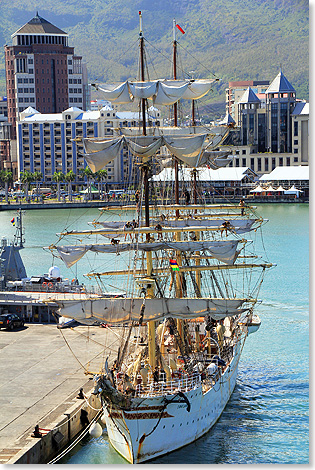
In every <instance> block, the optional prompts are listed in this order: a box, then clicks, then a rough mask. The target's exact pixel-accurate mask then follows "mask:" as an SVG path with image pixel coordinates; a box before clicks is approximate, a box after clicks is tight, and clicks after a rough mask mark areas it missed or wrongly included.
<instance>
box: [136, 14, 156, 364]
mask: <svg viewBox="0 0 315 470" xmlns="http://www.w3.org/2000/svg"><path fill="white" fill-rule="evenodd" d="M139 20H140V30H139V39H140V73H141V80H142V81H143V82H144V81H145V73H144V71H145V68H144V37H143V32H142V14H141V11H139ZM145 104H146V103H145V99H144V98H142V99H141V108H142V134H143V135H147V130H146V116H145ZM141 168H142V179H143V185H144V212H145V226H146V227H149V226H150V205H149V178H148V170H149V168H148V165H147V164H142V167H141ZM146 240H147V242H148V241H149V240H150V233H147V234H146ZM146 258H147V275H148V276H151V275H152V269H153V264H152V253H151V252H147V253H146ZM146 297H147V298H149V299H152V298H153V297H154V284H153V280H152V284H151V283H149V284H147V290H146ZM148 350H149V363H150V366H151V369H152V371H153V370H154V368H155V363H156V359H155V321H149V322H148Z"/></svg>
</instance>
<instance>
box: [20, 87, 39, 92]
mask: <svg viewBox="0 0 315 470" xmlns="http://www.w3.org/2000/svg"><path fill="white" fill-rule="evenodd" d="M18 93H35V89H34V88H18Z"/></svg>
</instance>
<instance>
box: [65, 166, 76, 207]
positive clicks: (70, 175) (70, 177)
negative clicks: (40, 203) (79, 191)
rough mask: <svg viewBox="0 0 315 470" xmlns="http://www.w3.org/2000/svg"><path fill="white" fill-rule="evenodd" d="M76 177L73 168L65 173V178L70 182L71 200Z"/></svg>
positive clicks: (69, 192)
mask: <svg viewBox="0 0 315 470" xmlns="http://www.w3.org/2000/svg"><path fill="white" fill-rule="evenodd" d="M75 179H76V174H75V173H73V171H72V170H70V171H68V173H67V174H66V175H65V180H66V181H67V183H68V194H69V200H70V201H72V182H73V181H74V180H75Z"/></svg>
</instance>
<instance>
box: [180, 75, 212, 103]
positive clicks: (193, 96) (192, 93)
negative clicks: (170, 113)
mask: <svg viewBox="0 0 315 470" xmlns="http://www.w3.org/2000/svg"><path fill="white" fill-rule="evenodd" d="M213 82H215V79H213V80H195V81H193V82H191V83H190V84H189V85H188V87H187V89H186V91H185V92H184V94H183V96H182V98H183V99H184V100H197V99H199V98H202V97H203V96H205V95H206V94H207V93H208V91H209V90H210V89H211V86H212V83H213Z"/></svg>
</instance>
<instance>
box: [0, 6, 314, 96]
mask: <svg viewBox="0 0 315 470" xmlns="http://www.w3.org/2000/svg"><path fill="white" fill-rule="evenodd" d="M139 10H141V11H142V13H143V29H144V37H145V38H146V44H147V59H148V63H149V67H150V69H151V71H152V72H151V75H150V78H151V79H154V78H160V77H162V76H169V77H171V57H172V23H173V18H176V21H177V23H179V24H180V25H181V27H182V28H183V29H184V30H185V32H186V34H185V35H182V34H181V33H180V32H178V34H177V39H178V43H179V47H178V50H179V53H180V59H179V75H180V74H181V64H183V69H185V70H186V71H188V72H191V71H195V72H194V74H193V75H194V76H195V78H211V77H213V74H214V75H215V76H217V77H219V78H221V79H222V80H221V81H220V82H219V84H217V85H215V86H214V89H213V93H211V94H210V95H209V96H208V97H207V98H205V99H204V100H203V102H202V103H200V104H201V105H203V104H204V105H207V104H211V102H223V101H225V96H224V90H225V88H226V87H227V86H228V82H229V81H234V80H272V79H273V78H274V77H275V76H276V75H277V73H278V72H279V69H280V67H281V68H282V70H283V72H284V74H285V75H286V77H287V78H288V80H289V81H290V82H291V83H292V85H293V86H294V88H295V89H296V91H297V96H298V98H301V99H308V96H309V83H308V82H309V80H308V70H309V65H308V34H309V26H308V16H309V5H308V2H307V1H306V0H295V1H294V0H286V1H284V0H265V1H264V2H261V1H258V0H225V1H224V0H216V2H213V0H190V1H189V2H183V1H180V0H174V1H173V2H169V1H168V0H156V1H154V2H152V1H151V0H134V2H132V3H126V2H124V1H122V0H106V2H104V1H103V0H64V1H61V0H54V2H53V3H52V4H48V3H47V1H44V0H37V1H34V0H23V1H22V0H11V1H9V0H2V1H1V4H0V14H1V17H2V22H1V25H0V38H1V39H2V40H3V44H5V43H7V44H11V37H10V36H11V34H12V33H14V32H15V31H16V30H17V29H19V28H20V27H21V26H22V25H23V24H25V23H27V22H28V21H29V20H30V19H31V18H33V17H34V16H35V14H36V11H38V12H39V15H40V16H42V17H43V18H45V19H46V20H48V21H50V22H51V23H53V24H55V25H56V26H58V27H59V28H61V29H63V30H64V31H66V32H67V33H68V34H69V45H71V46H74V47H75V52H76V54H77V55H81V56H82V57H83V61H84V62H86V63H87V67H88V75H89V82H94V81H98V82H102V81H105V80H109V81H119V80H125V79H126V78H136V76H137V60H138V45H137V39H138V29H139V18H138V11H139ZM4 70H5V69H4V53H3V49H2V52H1V54H0V93H1V94H5V76H4Z"/></svg>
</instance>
